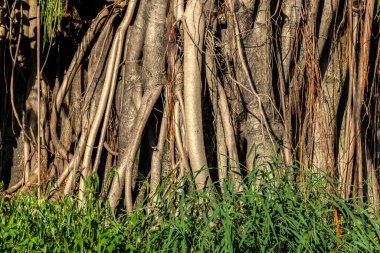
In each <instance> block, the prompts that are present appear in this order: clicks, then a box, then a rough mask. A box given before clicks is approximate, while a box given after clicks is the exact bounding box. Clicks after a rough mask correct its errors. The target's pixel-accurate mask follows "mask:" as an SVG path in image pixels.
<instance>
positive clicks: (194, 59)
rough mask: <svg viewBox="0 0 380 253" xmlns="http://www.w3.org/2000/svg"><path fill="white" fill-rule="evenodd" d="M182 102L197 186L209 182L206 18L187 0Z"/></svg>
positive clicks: (201, 186) (197, 6)
mask: <svg viewBox="0 0 380 253" xmlns="http://www.w3.org/2000/svg"><path fill="white" fill-rule="evenodd" d="M184 15H185V16H184V18H185V20H184V61H183V72H184V103H185V128H186V138H187V144H188V149H189V158H190V164H191V169H192V171H193V174H194V177H195V182H196V185H197V188H198V189H203V188H204V187H205V185H207V184H209V183H210V177H209V173H208V171H207V159H206V152H205V145H204V139H203V126H202V106H201V101H202V100H201V91H202V77H201V68H202V62H203V61H202V58H203V57H202V51H201V49H202V48H203V39H204V29H205V20H204V16H203V4H201V3H200V2H199V1H195V0H191V1H189V2H187V5H186V10H185V14H184Z"/></svg>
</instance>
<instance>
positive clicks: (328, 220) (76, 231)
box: [0, 162, 380, 252]
mask: <svg viewBox="0 0 380 253" xmlns="http://www.w3.org/2000/svg"><path fill="white" fill-rule="evenodd" d="M279 166H280V165H278V164H275V163H273V162H272V163H271V167H272V168H275V169H276V170H278V169H279ZM258 172H261V173H258ZM258 175H260V176H258ZM306 178H307V179H306V180H305V183H304V184H302V187H301V186H300V185H296V184H294V183H293V180H291V178H290V177H288V176H284V175H282V176H280V175H278V174H277V173H271V172H268V171H267V170H263V168H256V170H255V171H254V172H252V173H250V174H249V175H247V176H246V178H245V180H244V183H243V187H242V191H241V192H240V193H235V192H234V191H233V189H234V185H233V183H232V182H225V183H224V184H223V187H222V189H221V188H220V184H215V185H213V186H211V187H210V188H209V189H207V190H206V191H203V192H197V191H195V190H194V187H193V184H192V182H191V181H189V180H186V181H183V182H181V183H179V184H177V186H176V187H174V186H173V187H168V184H165V182H164V183H162V185H161V187H160V188H159V192H158V193H159V196H163V197H161V198H159V199H157V200H156V202H155V203H156V207H155V208H153V207H152V206H153V205H152V203H151V202H147V201H146V202H145V203H144V204H142V205H141V207H138V208H136V211H134V212H133V213H131V214H126V213H124V212H122V211H121V212H119V213H118V214H116V215H115V214H113V213H112V212H110V211H109V208H108V207H107V204H106V203H105V202H104V201H102V200H100V199H99V198H94V197H92V198H90V197H88V198H87V205H86V206H85V207H84V208H81V209H80V208H79V207H78V206H77V202H76V201H77V200H76V199H75V197H66V198H63V199H61V200H60V201H57V202H49V201H42V202H41V203H38V201H37V199H36V198H34V197H26V196H18V197H14V198H2V199H1V201H0V252H379V251H380V246H379V244H378V240H379V238H380V229H379V224H380V223H379V218H380V215H379V214H377V213H370V212H368V211H367V208H366V207H365V206H363V205H362V206H359V205H356V204H355V202H356V201H353V200H351V201H343V200H342V199H341V198H340V197H338V196H337V194H331V190H328V188H329V187H326V182H327V181H328V180H327V179H326V178H324V177H321V176H318V177H317V176H316V175H312V174H309V176H307V177H306ZM91 189H94V187H91ZM221 192H223V194H222V193H221ZM96 194H97V193H96V192H94V193H93V194H90V195H89V196H96ZM334 208H335V210H337V213H338V214H339V226H338V227H339V230H340V232H338V233H337V230H338V228H337V224H336V222H334Z"/></svg>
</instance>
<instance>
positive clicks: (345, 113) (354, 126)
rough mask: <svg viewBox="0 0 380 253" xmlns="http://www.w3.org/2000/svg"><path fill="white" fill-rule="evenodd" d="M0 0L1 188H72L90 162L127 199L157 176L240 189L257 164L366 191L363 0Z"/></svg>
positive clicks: (369, 176)
mask: <svg viewBox="0 0 380 253" xmlns="http://www.w3.org/2000/svg"><path fill="white" fill-rule="evenodd" d="M0 5H1V7H0V52H1V54H0V69H1V71H0V75H1V78H0V82H1V83H0V97H1V99H0V101H1V103H0V110H1V114H0V115H1V116H0V122H1V124H0V126H1V128H0V152H1V153H0V173H1V180H2V181H3V182H4V193H5V194H12V193H15V192H21V193H23V192H32V193H33V192H36V193H37V194H38V195H39V197H41V198H47V199H58V198H59V197H60V196H62V195H66V194H77V195H78V197H79V199H80V200H84V193H85V191H86V189H87V184H86V180H87V179H89V178H91V177H93V176H94V175H96V176H97V177H98V178H99V179H100V183H99V193H100V196H101V197H103V198H105V199H108V201H109V204H110V206H111V207H112V208H113V209H116V208H117V207H125V208H126V209H127V210H128V211H132V210H133V208H134V205H135V203H136V201H139V199H141V198H148V199H157V198H159V197H160V196H159V194H156V193H157V188H158V186H159V185H160V184H161V183H162V181H163V179H164V178H169V180H168V182H170V183H173V184H175V183H178V182H180V181H181V179H182V178H184V177H191V178H192V180H194V182H195V187H196V188H197V189H198V190H202V189H204V188H205V187H207V185H209V184H212V183H214V182H217V184H218V185H222V184H223V182H225V181H226V180H232V181H233V182H234V185H235V190H236V191H237V192H238V191H240V184H241V182H243V181H244V180H245V176H246V175H247V174H249V173H251V172H252V170H253V168H254V167H255V166H261V165H262V166H261V168H262V171H264V172H265V173H262V175H265V176H268V177H271V176H272V175H274V174H282V175H285V174H288V175H289V174H290V175H291V178H292V179H293V180H294V183H295V184H297V183H302V182H303V180H305V173H306V171H310V170H311V171H312V172H313V173H315V174H316V175H320V176H322V175H326V176H327V178H328V179H329V180H328V182H326V184H330V185H331V184H333V185H334V187H336V189H338V192H339V194H340V195H341V196H342V197H344V198H346V199H348V198H358V199H360V201H363V202H366V203H368V204H369V205H371V206H372V207H376V206H377V205H378V204H379V201H380V196H379V176H380V174H379V171H378V168H379V164H380V120H379V118H380V117H379V115H380V99H379V98H380V97H379V96H380V93H379V92H380V85H379V78H380V66H379V60H380V57H379V55H380V40H379V23H378V21H377V18H376V13H377V2H376V1H375V0H367V1H365V0H356V1H349V0H323V1H322V0H313V1H301V0H279V1H269V0H117V1H109V0H108V1H105V0H96V1H95V0H39V1H38V0H1V1H0ZM269 156H271V157H276V159H278V161H280V163H281V164H282V165H283V166H271V165H270V164H268V163H266V158H267V157H269ZM165 180H166V179H165ZM48 185H49V187H47V186H48ZM219 189H221V190H222V189H223V188H222V187H220V188H219ZM300 190H302V188H300Z"/></svg>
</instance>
